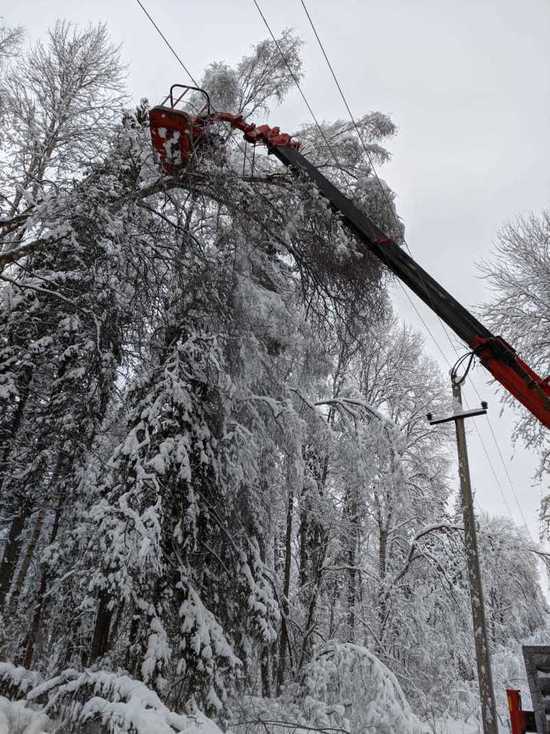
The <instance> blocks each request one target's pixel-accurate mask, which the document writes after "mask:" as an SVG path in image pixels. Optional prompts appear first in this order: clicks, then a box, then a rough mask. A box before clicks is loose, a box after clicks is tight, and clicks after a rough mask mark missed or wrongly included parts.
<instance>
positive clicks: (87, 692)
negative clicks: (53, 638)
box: [0, 663, 220, 734]
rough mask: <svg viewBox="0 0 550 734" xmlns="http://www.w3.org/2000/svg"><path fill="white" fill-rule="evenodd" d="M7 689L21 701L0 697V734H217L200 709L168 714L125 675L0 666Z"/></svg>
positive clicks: (157, 700)
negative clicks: (45, 672) (44, 674)
mask: <svg viewBox="0 0 550 734" xmlns="http://www.w3.org/2000/svg"><path fill="white" fill-rule="evenodd" d="M30 682H32V683H34V685H33V686H32V687H30V686H29V683H30ZM5 689H10V690H12V691H14V692H16V693H17V694H19V696H22V697H23V700H19V701H10V700H8V699H7V698H4V697H3V696H0V734H41V733H42V732H52V734H220V730H219V728H218V727H217V726H216V724H215V723H214V722H213V721H211V720H210V719H208V718H207V717H206V716H204V714H202V713H201V712H200V711H199V710H198V709H194V710H193V711H190V712H188V713H185V714H177V713H175V712H173V711H170V709H168V707H167V706H165V705H164V704H163V703H162V701H161V700H160V698H159V697H158V696H157V694H156V693H155V692H154V691H152V690H151V689H150V688H148V687H147V686H146V685H144V684H143V683H141V682H140V681H137V680H135V679H133V678H130V677H129V676H127V675H121V674H116V673H108V672H105V671H90V670H87V671H84V672H78V671H76V670H66V671H64V672H62V673H60V674H59V675H57V676H55V677H53V678H50V679H46V680H41V679H40V675H39V674H38V673H33V672H31V671H28V670H25V668H21V667H17V666H15V665H12V664H11V663H2V664H1V665H0V691H4V690H5Z"/></svg>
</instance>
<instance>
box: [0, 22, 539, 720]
mask: <svg viewBox="0 0 550 734" xmlns="http://www.w3.org/2000/svg"><path fill="white" fill-rule="evenodd" d="M279 43H280V45H281V47H282V49H283V51H284V54H285V56H286V59H287V62H288V64H289V65H290V69H291V70H292V73H293V74H294V75H296V76H300V73H301V60H300V47H301V44H300V40H299V39H298V38H296V37H295V36H294V35H293V34H292V33H291V32H286V33H284V34H283V36H282V37H281V38H280V39H279ZM0 64H1V66H0V74H1V77H0V120H1V123H2V131H3V135H2V138H1V140H0V155H1V162H0V270H1V272H0V541H1V546H0V557H1V563H0V732H4V731H12V732H15V731H18V729H17V728H15V724H13V721H15V719H16V718H18V721H19V722H20V725H21V729H20V730H21V731H23V728H22V727H23V725H25V726H28V727H30V726H31V724H32V726H34V727H35V728H33V729H32V732H35V733H36V734H37V733H38V732H40V731H59V732H61V731H63V732H65V731H79V732H80V731H89V732H92V731H106V732H107V731H109V732H138V734H145V732H147V733H148V734H156V733H157V732H162V733H169V732H180V731H187V730H189V728H190V726H191V725H192V724H191V723H190V722H194V723H195V725H196V726H198V727H199V728H202V729H203V730H205V734H208V732H210V731H215V730H216V724H214V723H211V722H209V721H208V720H207V719H206V717H210V719H212V720H214V721H216V722H217V726H221V727H222V728H229V729H231V731H233V732H242V734H245V733H253V732H258V733H259V732H264V733H265V734H283V733H284V732H287V731H288V730H289V729H295V728H296V727H297V725H298V724H301V726H302V728H304V729H308V728H310V729H313V730H315V731H330V732H336V731H338V732H344V731H350V732H367V731H371V732H381V733H384V732H385V733H387V734H389V732H396V731H399V732H401V733H404V734H407V733H409V734H413V733H418V734H421V733H424V732H426V733H427V732H444V731H446V730H445V728H444V726H445V723H444V722H446V721H451V720H455V721H463V722H467V721H468V720H470V719H471V720H473V721H474V722H476V721H477V718H476V717H477V711H478V702H477V688H476V686H477V683H476V668H475V659H474V654H473V641H472V630H471V617H470V606H469V596H468V587H467V577H466V572H465V566H464V554H463V546H462V538H463V534H462V530H463V529H462V527H461V519H460V518H461V513H460V511H459V509H458V505H457V498H456V496H455V493H456V489H457V481H456V478H455V476H454V468H453V464H452V456H453V454H452V449H453V443H452V435H451V434H450V433H448V432H446V431H445V430H433V429H431V428H430V426H429V425H428V424H427V422H426V419H425V415H426V412H427V411H428V410H433V411H435V412H437V411H438V410H441V411H443V410H445V407H446V405H447V400H448V392H449V391H448V386H447V380H446V378H445V376H444V375H442V374H441V373H440V372H439V371H438V368H437V366H436V365H435V364H434V363H432V362H431V361H430V359H429V358H428V357H427V355H426V354H425V353H424V350H423V343H422V338H421V336H420V335H419V334H417V333H415V332H413V331H412V330H411V329H410V328H408V327H407V326H405V325H403V324H402V323H401V322H400V321H399V319H398V316H397V315H396V314H395V313H394V312H393V311H392V304H391V302H390V298H389V295H388V275H387V274H386V273H385V272H383V271H382V269H381V267H380V266H379V265H378V264H377V263H376V262H375V261H374V259H373V260H371V259H370V258H368V257H366V256H364V255H362V254H360V253H359V252H358V250H357V248H356V245H355V243H354V240H353V238H352V237H351V236H350V235H349V233H347V232H346V231H345V230H344V229H342V227H341V225H340V223H339V222H338V220H337V218H336V217H335V216H334V215H333V214H332V213H331V211H330V209H329V208H328V205H327V203H326V202H325V201H324V200H323V199H322V198H321V197H320V196H319V194H318V193H317V192H316V191H315V190H314V189H312V187H311V185H305V184H303V183H299V182H297V181H296V180H294V179H292V178H291V177H289V175H288V173H286V172H285V171H284V170H282V169H281V167H280V165H278V164H277V163H276V162H275V161H272V160H271V159H269V158H268V157H267V156H266V155H265V154H264V153H263V152H262V151H261V150H259V149H258V150H257V151H256V154H255V160H254V165H252V156H251V151H248V154H245V144H244V142H243V141H242V137H241V136H237V135H236V134H234V133H231V132H230V131H229V130H228V129H226V128H224V127H222V126H220V127H219V129H217V130H216V131H215V135H212V144H211V145H208V146H203V147H202V148H201V149H200V150H197V152H196V154H195V156H194V157H193V159H192V161H191V162H190V164H189V166H188V167H187V169H186V170H185V171H184V172H183V173H182V174H180V175H179V176H175V177H170V176H163V175H161V173H160V170H159V167H158V164H157V162H156V161H155V158H154V155H153V152H152V149H151V144H150V137H149V130H148V123H147V110H148V102H147V101H146V100H142V101H141V102H140V103H139V105H138V106H137V107H135V106H134V108H132V105H131V103H130V102H129V101H128V96H127V92H126V90H125V87H124V73H123V69H122V67H121V63H120V60H119V54H118V51H117V50H116V49H115V48H114V47H113V45H112V43H111V41H110V40H109V35H108V31H107V29H106V28H105V27H104V26H101V25H100V26H90V27H88V28H77V27H73V26H71V25H69V24H67V23H63V22H59V23H58V24H57V25H56V26H55V27H54V28H52V29H51V30H50V33H49V35H48V36H47V37H46V38H44V39H43V40H42V41H39V42H37V43H35V44H34V45H33V44H30V43H28V42H27V41H26V39H25V36H24V32H23V31H22V30H20V29H16V28H8V27H3V28H2V29H1V31H0ZM202 83H203V85H204V87H205V88H206V89H207V90H208V92H209V93H210V95H211V98H212V102H213V105H214V106H215V107H216V108H217V109H223V110H226V111H230V112H238V113H241V114H243V115H244V116H251V117H252V118H254V116H257V115H258V114H259V113H261V114H262V115H263V116H266V117H267V118H268V119H269V110H270V107H271V106H274V105H275V104H277V103H279V102H280V101H281V100H282V99H283V98H284V97H285V95H286V94H287V93H288V92H289V91H290V89H291V87H292V83H293V81H292V76H291V74H290V70H289V68H288V67H287V66H286V65H285V63H283V61H282V60H281V58H280V55H279V53H278V52H277V49H276V47H275V45H274V44H273V42H272V41H262V42H260V43H258V45H256V46H255V47H254V49H253V51H252V52H251V53H250V55H249V56H246V57H244V58H243V59H242V60H241V62H240V63H239V64H238V66H236V67H235V68H233V67H229V66H227V65H226V64H224V63H220V62H215V63H212V65H211V66H209V67H208V68H207V69H206V70H205V72H204V75H203V79H202ZM358 124H359V126H360V130H361V133H362V136H363V139H364V140H365V141H366V143H367V152H368V155H367V152H366V151H365V150H364V149H363V148H362V146H361V145H360V143H359V141H358V140H357V137H356V135H355V132H354V130H353V128H352V126H351V125H349V124H347V123H343V122H340V121H335V122H334V123H332V124H325V125H324V133H325V136H326V137H327V138H328V139H330V142H331V148H332V149H333V150H334V151H335V152H336V154H337V158H338V165H337V163H336V162H335V161H334V159H333V157H332V156H331V153H330V151H329V150H327V148H326V145H325V143H324V140H323V139H322V138H321V137H320V135H319V132H318V131H317V129H316V128H315V127H314V126H304V127H303V128H302V129H301V130H299V131H297V136H298V137H299V139H300V140H301V141H302V142H303V149H304V152H305V154H306V155H307V157H308V158H309V159H310V160H312V161H313V162H314V163H315V164H316V165H318V166H319V167H320V168H321V169H322V170H323V172H324V173H325V174H326V175H327V176H329V177H330V178H331V179H332V180H333V181H334V182H336V183H337V185H338V186H339V187H340V188H341V189H342V190H343V191H344V192H345V193H346V194H347V195H348V196H350V197H351V198H353V200H354V201H355V202H357V203H358V204H359V205H360V206H361V207H364V209H365V210H366V211H367V212H368V213H369V215H370V216H371V217H372V218H373V219H374V220H375V221H376V222H377V223H378V224H379V226H380V227H381V228H383V229H384V230H386V231H388V232H390V233H391V234H392V236H394V237H396V238H402V236H403V231H404V227H403V226H402V225H401V223H400V220H399V219H398V217H397V213H396V212H395V210H394V209H393V195H392V192H391V191H390V190H389V189H388V188H384V190H382V189H381V187H380V184H379V182H378V181H377V180H376V178H375V176H374V175H373V170H372V165H371V164H372V162H374V163H375V164H376V165H377V166H379V167H381V169H382V171H383V164H384V163H385V162H386V161H387V160H388V158H389V153H388V151H387V148H386V146H387V144H388V141H389V139H390V138H391V137H392V135H394V134H395V127H394V124H393V122H392V121H391V120H390V119H389V118H388V117H387V116H385V115H384V114H381V113H379V112H372V113H369V114H365V115H364V116H363V117H361V118H360V119H359V121H358ZM382 185H383V186H385V184H382ZM390 206H391V210H390ZM549 230H550V223H549V220H548V217H547V216H546V217H543V218H541V219H538V220H537V219H535V218H533V220H531V221H528V222H523V223H522V224H521V223H520V224H519V225H518V226H515V227H511V228H510V229H509V230H506V231H504V232H503V233H502V235H501V240H500V241H501V248H502V250H501V253H502V257H501V260H500V261H499V262H500V263H501V266H500V268H499V269H493V270H491V278H492V279H493V283H494V285H495V288H496V296H495V299H494V300H493V302H492V304H491V305H490V306H489V307H488V312H489V317H490V318H491V319H492V321H493V323H495V324H497V325H498V328H499V329H500V330H501V332H502V333H504V334H506V333H508V334H510V337H511V338H512V337H513V339H514V341H515V342H516V343H517V345H518V347H520V348H521V349H522V351H523V352H524V353H525V354H527V355H528V356H529V357H531V361H532V363H533V366H534V367H535V368H536V367H537V366H539V365H542V364H544V365H547V364H548V358H549V350H548V342H547V341H545V342H544V339H546V337H545V334H546V333H547V331H548V321H549V319H550V311H549V310H548V293H549V285H548V284H549V279H548V277H549V276H548V273H549V272H550V267H549V266H548V263H549V250H548V242H549V235H548V233H549ZM537 236H539V241H540V243H541V246H540V250H539V257H540V259H542V260H545V263H546V271H545V273H546V275H540V290H537V289H536V288H534V287H533V286H534V283H533V278H532V277H531V275H530V274H529V272H526V269H527V268H528V266H531V264H532V263H531V261H530V260H529V259H527V260H526V258H525V257H524V255H525V252H527V251H529V252H528V258H532V259H534V258H535V257H537V255H536V253H535V252H533V251H532V250H530V249H529V247H527V246H526V242H528V241H530V240H531V239H533V238H536V237H537ZM522 247H523V248H524V249H523V250H522V249H521V248H522ZM514 258H515V259H514ZM525 262H527V265H525ZM487 267H488V268H489V269H491V266H490V265H489V266H487ZM515 276H517V277H515ZM522 277H524V278H525V280H526V281H527V282H528V283H529V288H528V296H527V293H526V291H527V287H525V289H524V290H522ZM537 288H538V286H537ZM514 289H515V290H514ZM527 297H529V298H530V299H531V300H530V301H529V302H528V303H526V299H527ZM511 298H516V301H517V309H515V310H514V311H513V313H514V314H516V316H517V314H521V313H523V314H524V316H523V319H522V317H520V316H518V318H517V323H516V322H514V321H512V322H510V320H509V318H508V314H509V310H507V309H506V308H503V307H502V304H504V303H508V304H509V302H510V299H511ZM539 299H540V303H539ZM541 304H542V305H541ZM539 306H540V308H541V309H542V307H543V306H544V308H545V309H546V311H545V312H544V314H545V315H544V318H545V319H546V321H544V322H542V321H537V316H536V314H537V313H538V309H539ZM522 309H523V312H522ZM533 314H535V315H533ZM530 316H531V317H532V320H533V324H535V323H537V324H539V325H540V330H539V331H536V329H535V328H532V329H531V328H530V329H526V328H525V324H526V323H529V317H530ZM528 339H531V340H532V341H531V342H530V343H528V342H527V340H528ZM542 342H544V345H545V351H543V350H542V349H541V347H540V344H541V343H542ZM535 357H536V358H535ZM537 359H538V360H540V361H539V363H538V364H537ZM541 371H542V372H544V369H541ZM518 437H519V438H520V439H523V438H524V439H526V440H527V441H528V442H531V444H532V445H534V446H535V447H536V448H537V449H539V450H541V451H542V452H544V442H545V441H547V439H546V437H545V436H544V435H542V434H541V433H539V430H538V428H537V427H536V426H535V425H534V424H533V423H530V422H529V421H528V420H524V421H523V422H521V423H520V424H518ZM548 464H549V460H548V454H546V455H544V454H543V457H542V469H541V471H545V470H547V469H548ZM549 507H550V503H549ZM548 514H549V516H550V509H549V512H548ZM478 520H479V533H480V545H481V551H482V563H483V573H484V583H485V594H486V603H487V615H488V625H489V633H490V639H491V644H492V654H493V663H494V677H495V687H496V690H497V696H498V699H499V705H500V706H501V713H502V716H503V719H502V726H503V731H504V730H506V729H505V726H506V723H505V714H504V706H503V698H504V688H505V686H506V685H513V686H517V685H518V684H521V681H522V680H523V676H524V672H523V666H522V662H521V659H520V647H521V644H522V642H525V641H526V640H531V641H533V640H541V641H545V640H546V639H547V638H546V630H547V624H548V609H547V605H546V602H545V600H544V597H543V594H542V591H541V588H540V586H539V574H540V569H539V566H538V563H539V561H538V557H537V555H536V553H534V552H533V551H534V550H535V549H534V548H533V546H532V545H529V543H527V542H526V540H525V534H524V533H523V532H521V530H519V529H518V528H516V527H515V526H514V525H513V524H512V523H511V522H510V521H508V520H504V519H501V518H490V517H486V516H480V517H479V518H478ZM8 700H9V703H8ZM2 702H4V705H2ZM10 716H11V717H12V719H13V721H12V728H11V729H10V728H9V727H10V723H9V722H10ZM37 717H38V718H37ZM32 722H34V723H32ZM99 724H100V725H101V727H102V728H101V729H94V728H93V727H94V726H97V725H99ZM56 727H57V728H56ZM28 731H29V732H30V731H31V728H28ZM473 731H477V729H473Z"/></svg>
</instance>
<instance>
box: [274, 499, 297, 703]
mask: <svg viewBox="0 0 550 734" xmlns="http://www.w3.org/2000/svg"><path fill="white" fill-rule="evenodd" d="M293 514H294V492H293V490H292V488H291V487H289V490H288V505H287V510H286V535H285V566H284V577H283V600H282V607H283V608H282V612H283V614H282V619H281V637H280V639H279V665H278V668H277V695H278V696H280V695H281V689H282V686H283V683H284V680H285V672H286V652H287V648H288V645H289V642H290V640H289V636H288V625H287V619H288V613H289V604H288V597H289V594H290V568H291V563H292V516H293Z"/></svg>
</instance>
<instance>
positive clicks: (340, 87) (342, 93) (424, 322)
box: [300, 0, 532, 539]
mask: <svg viewBox="0 0 550 734" xmlns="http://www.w3.org/2000/svg"><path fill="white" fill-rule="evenodd" d="M300 4H301V5H302V8H303V10H304V13H305V14H306V17H307V20H308V22H309V24H310V26H311V29H312V31H313V34H314V36H315V38H316V40H317V43H318V44H319V48H320V50H321V53H322V54H323V57H324V59H325V61H326V63H327V66H328V68H329V71H330V73H331V75H332V78H333V80H334V83H335V85H336V88H337V89H338V92H339V94H340V97H341V98H342V101H343V103H344V106H345V108H346V110H347V112H348V115H349V117H350V120H351V123H352V125H353V127H354V129H355V132H356V134H357V137H358V139H359V142H360V143H361V146H362V148H363V151H364V153H365V155H366V157H367V160H368V162H369V165H370V167H371V169H372V173H373V175H374V177H375V179H376V181H377V182H378V185H379V188H380V191H381V193H382V194H383V196H384V197H385V199H386V203H387V204H388V207H389V210H390V212H391V213H392V214H393V215H394V217H395V219H396V220H397V215H396V214H395V211H394V208H393V203H392V202H391V201H390V200H389V196H388V194H387V191H386V189H385V187H384V185H383V184H382V181H381V180H380V177H379V176H378V173H377V171H376V166H375V165H374V162H373V159H372V156H371V154H370V151H369V150H368V148H367V146H366V144H365V142H364V140H363V137H362V135H361V131H360V129H359V126H358V124H357V122H356V120H355V117H354V115H353V112H352V110H351V107H350V105H349V103H348V101H347V98H346V95H345V94H344V91H343V88H342V85H341V84H340V81H339V80H338V77H337V75H336V72H335V70H334V67H333V65H332V63H331V61H330V59H329V56H328V54H327V52H326V49H325V47H324V44H323V42H322V41H321V38H320V36H319V33H318V31H317V28H316V26H315V23H314V22H313V18H312V17H311V14H310V12H309V10H308V8H307V6H306V3H305V0H300ZM302 96H303V95H302ZM308 108H309V104H308ZM396 223H397V224H398V226H399V224H400V223H399V221H396ZM402 239H403V244H404V246H405V247H406V248H407V250H408V251H409V253H410V252H411V250H410V247H409V245H408V243H407V241H406V239H405V237H403V238H402ZM399 285H400V287H401V290H402V291H403V293H404V294H405V296H406V298H407V300H408V301H409V303H410V305H411V306H412V308H413V310H414V311H415V313H416V315H417V316H418V317H419V319H420V321H421V323H422V325H423V326H424V329H425V330H426V331H427V333H428V334H429V335H430V337H431V339H432V341H433V342H434V344H435V346H436V348H437V349H438V351H439V353H440V354H441V356H442V357H443V359H444V361H445V362H447V364H448V363H449V362H448V359H447V357H446V355H445V353H444V351H443V349H442V348H441V346H440V344H439V342H438V341H437V339H436V338H435V336H434V334H433V332H432V331H431V330H430V328H429V327H428V325H427V323H426V321H425V320H424V319H423V317H422V315H421V314H420V312H419V311H418V309H417V308H416V306H415V305H414V302H413V301H412V299H411V297H410V295H409V294H408V293H407V291H406V289H405V288H404V286H403V284H402V283H401V282H399ZM438 318H439V321H440V322H441V326H442V327H443V331H444V332H445V335H446V337H447V339H448V340H449V343H450V344H451V347H452V348H453V350H454V351H455V352H457V348H456V346H455V345H454V344H453V342H452V340H451V338H450V336H449V333H448V331H447V329H446V326H445V324H444V322H443V321H442V319H441V317H439V316H438ZM470 366H471V365H470ZM470 384H471V385H472V387H473V389H474V391H475V393H476V395H477V397H478V398H479V399H481V397H480V395H479V392H478V390H477V387H476V385H475V383H474V382H473V380H470ZM487 423H488V425H489V429H490V432H491V436H492V439H493V442H494V443H495V446H496V448H497V453H498V455H499V459H500V461H501V463H502V467H503V469H504V473H505V475H506V478H507V481H508V485H509V487H510V490H511V492H512V495H513V497H514V500H515V503H516V505H517V507H518V510H519V512H520V515H521V518H522V520H523V523H524V525H525V527H526V529H527V532H528V534H529V536H530V537H531V539H532V536H531V532H530V530H529V526H528V524H527V520H526V518H525V515H524V513H523V509H522V507H521V504H520V503H519V500H518V497H517V494H516V492H515V489H514V486H513V483H512V480H511V477H510V474H509V472H508V468H507V467H506V463H505V461H504V457H503V455H502V451H501V448H500V445H499V443H498V440H497V438H496V435H495V432H494V429H493V426H492V424H491V421H490V419H489V418H488V417H487ZM474 429H475V431H476V433H477V435H478V438H479V441H480V444H481V446H482V449H483V451H484V454H485V457H486V459H487V463H488V465H489V467H490V470H491V473H492V475H493V478H494V480H495V483H496V485H497V487H498V489H499V493H500V495H501V497H502V500H503V502H504V504H505V506H506V508H507V510H508V513H509V514H510V516H512V517H513V513H512V511H511V509H510V506H509V504H508V501H507V500H506V497H505V495H504V492H503V490H502V486H501V483H500V481H499V480H498V477H497V474H496V471H495V469H494V466H493V463H492V461H491V459H490V455H489V452H488V450H487V447H486V445H485V442H484V441H483V438H482V436H481V433H480V431H479V429H478V427H477V425H476V424H475V423H474Z"/></svg>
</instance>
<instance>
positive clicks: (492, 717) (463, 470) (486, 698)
mask: <svg viewBox="0 0 550 734" xmlns="http://www.w3.org/2000/svg"><path fill="white" fill-rule="evenodd" d="M463 379H464V378H463ZM463 379H462V380H457V379H454V378H453V379H452V386H453V400H454V404H455V413H454V414H453V415H452V416H449V417H447V418H439V419H435V420H434V419H433V418H432V415H431V413H428V416H427V418H428V420H429V421H430V423H431V424H432V425H434V424H437V423H446V422H448V421H454V424H455V428H456V444H457V449H458V473H459V476H460V490H461V499H462V516H463V521H464V546H465V549H466V561H467V565H468V581H469V585H470V600H471V604H472V620H473V623H474V641H475V648H476V661H477V675H478V680H479V700H480V703H481V720H482V723H483V732H484V734H498V720H497V712H496V705H495V692H494V689H493V676H492V672H491V658H490V654H489V644H488V640H487V625H486V622H485V604H484V601H483V585H482V583H481V571H480V568H479V553H478V546H477V533H476V522H475V516H474V500H473V496H472V485H471V481H470V466H469V463H468V449H467V446H466V431H465V430H464V419H465V418H471V417H473V416H476V415H483V414H485V413H486V412H487V403H481V408H480V409H476V410H468V411H464V409H463V407H462V391H461V389H460V386H461V383H462V382H463Z"/></svg>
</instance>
